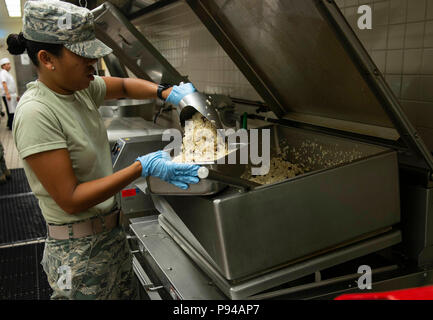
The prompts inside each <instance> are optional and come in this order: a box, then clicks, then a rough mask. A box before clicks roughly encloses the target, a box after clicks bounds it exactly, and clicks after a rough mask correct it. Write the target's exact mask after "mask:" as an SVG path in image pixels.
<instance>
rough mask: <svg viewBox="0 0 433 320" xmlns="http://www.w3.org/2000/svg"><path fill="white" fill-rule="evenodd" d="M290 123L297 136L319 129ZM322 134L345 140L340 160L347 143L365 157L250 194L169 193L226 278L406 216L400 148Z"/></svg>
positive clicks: (328, 138)
mask: <svg viewBox="0 0 433 320" xmlns="http://www.w3.org/2000/svg"><path fill="white" fill-rule="evenodd" d="M284 130H288V131H285V137H287V138H289V139H290V137H291V136H294V138H293V139H294V141H305V137H306V136H304V139H300V138H301V137H302V135H303V134H306V135H307V136H309V135H311V133H308V132H305V133H304V132H303V131H302V130H298V129H289V128H284ZM295 132H296V134H295ZM310 137H311V136H310ZM322 139H323V141H324V144H329V146H331V147H332V146H337V147H336V152H335V153H334V157H336V158H337V159H338V157H339V155H343V154H344V153H340V152H341V151H340V152H339V151H338V148H339V147H340V146H341V150H345V148H347V149H348V150H353V149H354V148H356V147H355V146H356V145H357V146H358V147H357V149H358V150H363V156H360V157H359V158H358V159H356V160H355V161H354V162H351V163H349V164H347V162H349V161H350V159H346V161H344V163H342V164H338V165H336V166H335V165H334V166H328V165H327V163H328V161H324V162H323V163H322V167H321V168H315V169H316V170H313V171H311V172H309V173H307V174H304V175H300V176H297V177H295V178H292V179H289V180H286V181H284V182H281V183H276V184H273V185H268V186H262V187H257V188H255V189H254V190H253V191H250V192H246V193H239V192H238V191H237V190H235V189H232V188H229V189H227V190H225V191H222V192H221V193H220V194H218V195H215V196H212V197H192V198H186V197H169V196H167V197H165V198H166V200H167V202H168V203H169V204H170V205H171V206H172V208H173V210H174V212H176V214H177V215H178V216H179V217H180V219H181V220H182V221H183V223H184V224H185V225H186V226H187V228H188V229H189V230H190V231H191V233H192V234H193V235H194V236H195V237H196V238H197V240H198V242H199V243H200V244H201V246H203V247H204V248H205V250H206V251H207V253H208V254H209V255H210V256H211V257H212V259H213V260H214V261H215V263H216V264H217V267H218V270H219V272H221V274H222V275H223V276H224V277H226V278H227V279H239V278H242V277H247V276H250V275H252V274H255V273H258V272H262V271H264V270H266V269H269V268H273V267H278V266H279V265H281V264H284V263H290V262H291V261H293V260H296V259H304V258H305V257H306V256H308V255H311V254H316V253H317V252H318V251H321V250H327V249H329V248H331V247H334V246H338V245H341V244H342V243H344V242H347V241H352V240H354V239H355V238H357V237H360V236H364V235H366V234H368V233H371V232H375V231H378V230H380V229H382V228H386V227H389V226H392V225H394V224H396V223H398V222H399V221H400V206H399V202H400V200H399V181H398V163H397V155H396V153H395V152H393V151H391V150H387V149H385V148H379V147H376V146H368V145H364V144H354V143H353V142H351V141H349V140H343V139H336V138H333V137H331V136H323V137H322V135H316V141H318V142H320V141H322ZM318 149H320V148H318ZM315 150H316V149H315V148H313V149H307V150H306V151H307V152H309V153H307V154H306V155H305V156H306V159H308V158H311V159H316V158H315V154H314V152H315ZM325 160H326V159H325ZM323 166H325V167H323ZM166 218H167V220H168V221H170V223H172V224H173V226H174V227H176V222H175V221H172V220H170V217H166ZM275 244H278V245H275Z"/></svg>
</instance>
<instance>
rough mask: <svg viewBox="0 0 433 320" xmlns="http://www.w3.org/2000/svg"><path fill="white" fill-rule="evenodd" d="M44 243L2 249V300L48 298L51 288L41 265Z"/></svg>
mask: <svg viewBox="0 0 433 320" xmlns="http://www.w3.org/2000/svg"><path fill="white" fill-rule="evenodd" d="M43 250H44V244H43V243H42V244H32V245H26V246H21V247H13V248H3V249H0V300H48V299H49V298H50V296H51V292H52V290H51V288H50V286H49V284H48V281H47V276H46V274H45V272H44V271H43V269H42V266H41V265H40V262H41V259H42V254H43Z"/></svg>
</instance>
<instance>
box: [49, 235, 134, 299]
mask: <svg viewBox="0 0 433 320" xmlns="http://www.w3.org/2000/svg"><path fill="white" fill-rule="evenodd" d="M41 264H42V267H43V268H44V271H45V273H46V274H47V277H48V282H49V284H50V286H51V288H52V289H53V294H52V295H51V299H53V300H56V299H69V300H96V299H99V300H108V299H110V300H111V299H119V300H120V299H128V300H131V299H138V294H139V293H138V292H139V291H138V282H137V280H136V278H135V276H134V272H133V270H132V254H131V252H130V248H129V244H128V242H127V239H126V234H125V232H124V231H123V229H122V227H116V228H114V229H112V230H110V231H105V232H102V233H100V234H97V235H94V236H89V237H84V238H80V239H69V240H55V239H51V238H48V239H47V241H46V242H45V250H44V255H43V258H42V262H41Z"/></svg>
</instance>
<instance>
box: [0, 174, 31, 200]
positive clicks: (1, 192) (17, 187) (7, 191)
mask: <svg viewBox="0 0 433 320" xmlns="http://www.w3.org/2000/svg"><path fill="white" fill-rule="evenodd" d="M10 171H11V177H12V180H9V181H8V182H6V183H5V184H0V197H1V196H8V195H11V194H18V193H27V192H31V191H32V190H31V189H30V186H29V183H28V182H27V177H26V174H25V173H24V169H11V170H10Z"/></svg>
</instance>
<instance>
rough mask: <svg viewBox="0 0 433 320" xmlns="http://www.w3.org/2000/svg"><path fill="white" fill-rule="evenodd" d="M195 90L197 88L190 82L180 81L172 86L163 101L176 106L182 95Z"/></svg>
mask: <svg viewBox="0 0 433 320" xmlns="http://www.w3.org/2000/svg"><path fill="white" fill-rule="evenodd" d="M196 91H197V89H196V88H194V86H193V85H192V83H185V84H183V83H181V84H180V85H178V86H173V89H172V90H171V92H170V94H169V95H168V97H167V99H166V100H165V101H166V102H168V103H171V104H173V105H175V106H177V105H178V104H179V102H180V100H182V98H183V97H185V96H186V95H189V94H191V93H193V92H196Z"/></svg>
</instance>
